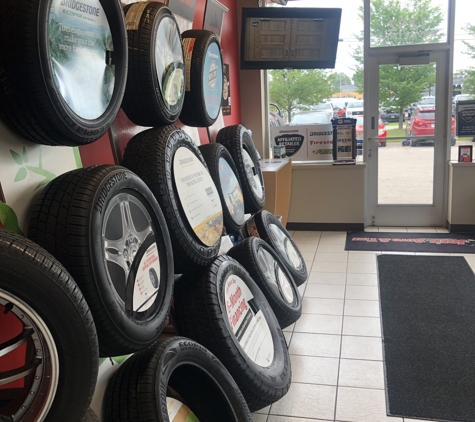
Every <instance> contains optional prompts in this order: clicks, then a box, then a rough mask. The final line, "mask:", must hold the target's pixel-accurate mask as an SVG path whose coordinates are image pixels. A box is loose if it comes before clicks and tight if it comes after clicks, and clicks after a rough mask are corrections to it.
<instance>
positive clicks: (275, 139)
mask: <svg viewBox="0 0 475 422" xmlns="http://www.w3.org/2000/svg"><path fill="white" fill-rule="evenodd" d="M270 129H271V138H272V145H273V146H274V145H276V146H284V147H285V150H286V154H285V156H286V157H292V161H293V162H295V161H322V160H331V159H332V146H333V127H332V125H331V124H325V125H298V126H274V127H271V128H270Z"/></svg>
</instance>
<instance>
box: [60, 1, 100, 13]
mask: <svg viewBox="0 0 475 422" xmlns="http://www.w3.org/2000/svg"><path fill="white" fill-rule="evenodd" d="M60 6H66V7H68V8H69V9H73V10H77V11H78V12H84V13H87V14H89V15H93V16H99V12H100V10H101V9H99V8H98V7H92V6H90V5H88V4H86V3H81V2H78V1H75V0H63V1H62V2H61V4H60Z"/></svg>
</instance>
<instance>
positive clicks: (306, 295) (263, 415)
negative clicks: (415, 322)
mask: <svg viewBox="0 0 475 422" xmlns="http://www.w3.org/2000/svg"><path fill="white" fill-rule="evenodd" d="M396 230H397V231H399V232H408V233H447V232H448V230H447V229H445V228H442V227H433V228H432V227H420V228H418V227H415V228H414V227H408V228H405V227H397V228H396V227H368V228H367V229H366V231H374V232H395V231H396ZM289 233H290V234H291V235H292V237H293V239H294V241H295V243H296V244H297V246H298V247H299V249H300V250H301V252H302V255H303V256H304V259H305V261H306V264H307V269H308V272H309V278H308V280H307V282H305V283H304V284H303V285H301V286H300V287H299V291H300V293H301V294H302V297H303V307H302V317H301V318H300V319H299V320H298V321H297V322H296V323H295V324H293V325H291V326H290V327H287V328H285V329H284V330H283V331H284V335H285V337H286V339H287V343H288V345H289V353H290V356H291V362H292V385H291V387H290V390H289V392H288V393H287V395H286V396H284V397H283V398H282V399H281V400H280V401H279V402H277V403H274V404H273V405H271V406H269V407H266V408H265V409H262V410H260V411H258V412H256V413H254V414H253V418H254V422H311V421H320V422H321V421H325V422H327V421H329V422H413V421H416V420H415V419H410V418H401V417H392V416H387V415H386V396H385V391H384V385H385V381H384V370H383V353H382V352H383V349H382V340H381V319H380V308H379V290H378V279H377V266H376V256H377V255H378V254H381V253H397V254H402V253H401V252H356V251H345V242H346V232H320V231H315V232H303V231H291V232H289ZM409 254H410V255H460V254H426V253H414V252H413V253H409ZM465 258H466V259H467V258H468V259H467V262H468V264H469V265H470V267H471V268H472V270H475V260H474V259H473V256H470V255H465ZM419 421H421V420H419Z"/></svg>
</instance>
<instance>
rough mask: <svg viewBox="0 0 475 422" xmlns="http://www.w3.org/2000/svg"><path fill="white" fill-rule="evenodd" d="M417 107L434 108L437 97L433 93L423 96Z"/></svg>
mask: <svg viewBox="0 0 475 422" xmlns="http://www.w3.org/2000/svg"><path fill="white" fill-rule="evenodd" d="M415 107H416V109H417V108H419V109H423V108H434V107H435V97H434V96H432V95H428V96H426V97H422V99H421V100H420V101H419V102H418V103H417V104H416V106H415Z"/></svg>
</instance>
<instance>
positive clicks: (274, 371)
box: [174, 255, 291, 412]
mask: <svg viewBox="0 0 475 422" xmlns="http://www.w3.org/2000/svg"><path fill="white" fill-rule="evenodd" d="M174 303H175V305H174V306H175V321H176V324H177V327H178V332H179V333H180V334H182V335H185V336H188V337H191V338H193V339H194V340H196V341H197V342H199V343H200V344H203V346H205V347H207V348H209V349H210V350H211V352H212V353H214V354H215V355H216V356H217V357H218V359H219V360H220V361H221V362H222V363H223V364H224V366H225V367H226V368H227V370H228V371H229V372H230V373H231V375H232V376H233V378H234V379H235V381H236V383H237V385H238V387H239V388H240V390H241V391H242V394H243V395H244V397H245V399H246V401H247V404H248V406H249V408H250V410H251V411H252V412H254V411H256V410H259V409H262V408H263V407H265V406H268V405H270V404H271V403H274V402H275V401H277V400H279V399H280V398H281V397H283V396H284V395H285V394H286V393H287V391H288V389H289V387H290V373H291V371H290V359H289V354H288V350H287V345H286V342H285V338H284V336H283V333H282V330H281V328H280V327H279V323H278V321H277V319H276V317H275V315H274V313H273V311H272V309H271V307H270V306H269V303H268V302H267V300H266V298H265V296H264V294H263V293H262V292H261V290H260V289H259V287H258V286H257V284H256V283H255V282H254V280H253V279H252V278H251V277H250V276H249V274H248V272H247V271H246V270H245V269H244V268H243V267H242V266H241V265H240V264H239V263H238V262H237V261H235V260H234V259H232V258H231V257H229V256H226V255H221V256H219V257H217V258H216V259H215V260H214V261H213V262H212V263H211V264H210V265H209V266H208V267H207V268H206V270H205V271H204V272H203V273H202V274H200V276H198V277H197V276H196V274H194V275H191V274H188V275H183V276H182V277H181V278H180V279H179V280H178V282H177V283H176V284H175V301H174ZM223 316H224V318H223Z"/></svg>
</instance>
